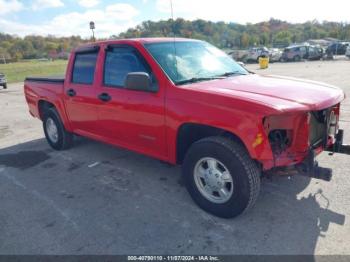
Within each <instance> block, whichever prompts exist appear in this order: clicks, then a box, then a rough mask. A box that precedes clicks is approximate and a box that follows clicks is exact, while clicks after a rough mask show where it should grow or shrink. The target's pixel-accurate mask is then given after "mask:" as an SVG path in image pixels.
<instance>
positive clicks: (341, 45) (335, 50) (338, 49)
mask: <svg viewBox="0 0 350 262" xmlns="http://www.w3.org/2000/svg"><path fill="white" fill-rule="evenodd" d="M349 45H350V43H349V42H336V43H332V44H330V45H329V46H328V47H327V50H326V52H327V53H332V54H334V55H344V54H345V53H346V49H347V48H348V46H349Z"/></svg>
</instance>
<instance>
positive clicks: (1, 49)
mask: <svg viewBox="0 0 350 262" xmlns="http://www.w3.org/2000/svg"><path fill="white" fill-rule="evenodd" d="M97 26H98V25H97ZM174 35H175V36H177V37H186V38H195V39H201V40H205V41H208V42H210V43H212V44H214V45H216V46H218V47H220V48H246V47H248V46H259V45H264V46H277V47H284V46H287V45H289V44H291V43H297V42H303V41H306V40H308V39H320V38H327V37H331V38H337V39H340V40H350V24H347V23H339V22H318V21H316V20H314V21H309V22H305V23H299V24H292V23H288V22H285V21H281V20H277V19H270V20H269V21H266V22H261V23H257V24H250V23H247V24H245V25H242V24H237V23H225V22H211V21H205V20H201V19H198V20H194V21H188V20H184V19H182V18H178V19H176V20H175V21H173V20H171V19H169V20H161V21H158V22H153V21H145V22H142V23H141V24H140V25H138V26H136V27H134V28H130V29H128V30H127V31H125V32H122V33H120V34H119V35H112V36H111V37H110V38H111V39H119V38H135V37H173V36H174ZM88 41H89V40H88V39H83V38H81V37H80V36H71V37H55V36H46V37H44V36H33V35H30V36H26V37H24V38H20V37H18V36H13V35H9V34H2V33H0V62H1V60H3V59H6V60H9V61H18V60H20V59H35V58H43V57H51V58H52V57H53V58H57V57H60V54H67V53H68V52H70V51H71V50H72V48H74V47H76V46H78V45H80V44H82V43H84V42H88Z"/></svg>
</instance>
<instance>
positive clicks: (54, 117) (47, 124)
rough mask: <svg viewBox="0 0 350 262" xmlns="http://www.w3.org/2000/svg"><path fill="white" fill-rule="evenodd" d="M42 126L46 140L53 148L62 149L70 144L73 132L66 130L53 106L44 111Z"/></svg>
mask: <svg viewBox="0 0 350 262" xmlns="http://www.w3.org/2000/svg"><path fill="white" fill-rule="evenodd" d="M43 128H44V133H45V137H46V140H47V142H48V143H49V145H50V146H51V147H52V148H53V149H56V150H64V149H68V148H70V147H71V146H72V143H73V134H72V133H69V132H68V131H66V129H65V128H64V125H63V123H62V121H61V118H60V116H59V114H58V113H57V111H56V110H55V109H54V108H50V109H48V110H47V111H46V112H45V113H44V117H43Z"/></svg>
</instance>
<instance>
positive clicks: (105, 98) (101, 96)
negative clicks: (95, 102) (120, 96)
mask: <svg viewBox="0 0 350 262" xmlns="http://www.w3.org/2000/svg"><path fill="white" fill-rule="evenodd" d="M98 99H100V100H101V101H103V102H108V101H110V100H111V99H112V97H111V96H110V95H109V94H107V93H102V94H99V96H98Z"/></svg>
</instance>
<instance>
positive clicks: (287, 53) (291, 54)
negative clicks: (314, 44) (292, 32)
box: [282, 45, 307, 61]
mask: <svg viewBox="0 0 350 262" xmlns="http://www.w3.org/2000/svg"><path fill="white" fill-rule="evenodd" d="M306 57H307V48H306V46H305V45H303V46H301V45H298V46H289V47H286V48H285V49H284V51H283V53H282V61H300V60H302V59H306Z"/></svg>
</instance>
